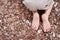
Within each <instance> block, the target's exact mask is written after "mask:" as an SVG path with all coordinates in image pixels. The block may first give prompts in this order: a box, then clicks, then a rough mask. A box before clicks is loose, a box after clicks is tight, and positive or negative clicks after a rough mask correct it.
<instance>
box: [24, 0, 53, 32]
mask: <svg viewBox="0 0 60 40" xmlns="http://www.w3.org/2000/svg"><path fill="white" fill-rule="evenodd" d="M23 3H24V5H25V6H26V7H27V8H28V9H29V10H30V11H32V12H33V20H32V29H34V30H37V29H38V27H39V20H40V18H39V14H38V12H37V10H46V11H45V13H44V14H42V13H40V14H42V16H41V18H42V21H43V30H44V32H48V31H50V29H51V26H50V23H49V21H48V17H49V15H50V12H51V9H52V7H53V4H54V1H53V0H24V1H23Z"/></svg>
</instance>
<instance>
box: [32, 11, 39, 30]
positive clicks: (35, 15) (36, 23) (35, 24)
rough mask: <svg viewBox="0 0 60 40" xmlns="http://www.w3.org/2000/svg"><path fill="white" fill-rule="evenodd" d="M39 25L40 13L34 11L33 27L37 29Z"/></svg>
mask: <svg viewBox="0 0 60 40" xmlns="http://www.w3.org/2000/svg"><path fill="white" fill-rule="evenodd" d="M38 27H39V14H38V12H34V13H33V21H32V29H34V30H37V29H38Z"/></svg>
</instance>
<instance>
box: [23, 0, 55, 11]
mask: <svg viewBox="0 0 60 40" xmlns="http://www.w3.org/2000/svg"><path fill="white" fill-rule="evenodd" d="M23 4H24V5H25V6H26V7H27V8H28V9H29V10H30V11H36V10H46V9H48V8H49V7H50V6H52V5H53V4H54V1H53V0H24V1H23Z"/></svg>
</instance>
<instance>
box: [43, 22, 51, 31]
mask: <svg viewBox="0 0 60 40" xmlns="http://www.w3.org/2000/svg"><path fill="white" fill-rule="evenodd" d="M43 30H44V32H49V31H50V30H51V26H50V23H49V21H45V22H43Z"/></svg>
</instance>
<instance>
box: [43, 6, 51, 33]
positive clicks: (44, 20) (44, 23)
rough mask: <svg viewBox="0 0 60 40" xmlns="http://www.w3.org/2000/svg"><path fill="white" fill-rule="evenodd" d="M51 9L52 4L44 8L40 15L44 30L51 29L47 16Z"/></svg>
mask: <svg viewBox="0 0 60 40" xmlns="http://www.w3.org/2000/svg"><path fill="white" fill-rule="evenodd" d="M51 9H52V6H51V7H50V8H49V9H48V10H46V12H45V14H43V15H42V21H43V30H44V32H48V31H50V30H51V26H50V23H49V21H48V17H49V15H50V12H51Z"/></svg>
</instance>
